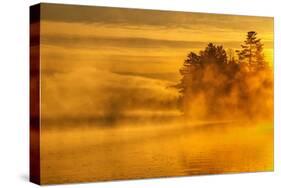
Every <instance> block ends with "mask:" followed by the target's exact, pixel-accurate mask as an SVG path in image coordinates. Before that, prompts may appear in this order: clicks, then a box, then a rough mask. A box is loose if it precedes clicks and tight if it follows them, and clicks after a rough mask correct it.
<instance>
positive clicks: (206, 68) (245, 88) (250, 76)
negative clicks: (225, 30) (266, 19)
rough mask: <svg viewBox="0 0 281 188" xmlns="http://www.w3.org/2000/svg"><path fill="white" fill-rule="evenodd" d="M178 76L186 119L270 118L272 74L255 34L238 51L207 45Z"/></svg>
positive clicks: (181, 102) (192, 55)
mask: <svg viewBox="0 0 281 188" xmlns="http://www.w3.org/2000/svg"><path fill="white" fill-rule="evenodd" d="M180 74H181V80H180V83H179V84H178V85H177V88H178V90H179V92H180V94H181V95H180V99H179V102H180V106H181V109H182V110H183V111H184V113H185V115H186V116H187V117H190V118H194V119H202V118H225V119H236V118H246V119H268V118H270V119H271V118H272V113H273V71H272V67H271V66H269V63H268V62H266V61H265V56H264V52H263V43H262V41H261V39H259V38H257V33H256V32H255V31H250V32H248V33H247V36H246V40H245V41H244V43H243V44H242V45H241V49H240V50H236V51H235V50H233V49H228V50H227V51H226V50H225V49H224V48H223V46H221V45H214V44H213V43H209V44H208V45H207V47H206V48H205V49H204V50H202V51H200V52H199V53H194V52H190V53H189V54H188V55H187V58H186V59H185V61H184V63H183V67H182V68H181V69H180Z"/></svg>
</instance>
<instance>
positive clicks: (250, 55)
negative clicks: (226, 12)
mask: <svg viewBox="0 0 281 188" xmlns="http://www.w3.org/2000/svg"><path fill="white" fill-rule="evenodd" d="M241 47H242V50H237V54H238V58H239V63H240V64H245V65H246V66H248V67H249V70H251V71H253V70H256V69H260V68H263V67H264V66H265V61H264V54H263V44H262V43H261V39H258V38H257V32H255V31H249V32H248V33H247V38H246V40H245V41H244V44H242V45H241Z"/></svg>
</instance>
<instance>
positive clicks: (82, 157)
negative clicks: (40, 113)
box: [41, 120, 273, 183]
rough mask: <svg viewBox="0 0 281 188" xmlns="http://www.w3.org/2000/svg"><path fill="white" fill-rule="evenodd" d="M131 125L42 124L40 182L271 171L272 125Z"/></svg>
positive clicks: (216, 123) (231, 123) (240, 123)
mask: <svg viewBox="0 0 281 188" xmlns="http://www.w3.org/2000/svg"><path fill="white" fill-rule="evenodd" d="M130 121H131V120H129V121H124V122H122V124H121V125H114V126H110V125H108V126H105V124H106V123H104V122H103V126H98V123H95V122H91V121H89V122H86V123H83V122H81V125H74V126H71V125H70V126H68V127H67V128H59V125H56V126H50V127H52V128H50V127H49V128H47V127H48V126H45V127H44V126H43V127H42V128H43V131H42V133H41V136H42V137H41V139H42V140H41V162H42V164H41V165H42V168H41V174H42V182H43V183H44V182H48V183H64V182H81V181H96V180H99V181H100V180H112V179H132V178H133V179H134V178H147V177H149V178H150V177H164V176H184V175H200V174H215V173H216V174H219V173H236V172H255V171H271V170H273V127H272V125H271V124H267V123H260V124H254V125H253V124H249V123H242V122H228V123H226V122H223V123H220V122H209V123H206V122H197V123H184V121H183V120H178V121H177V120H176V121H175V120H173V122H169V121H166V122H167V123H166V124H165V123H164V122H163V121H161V122H159V123H158V125H157V121H153V124H149V123H143V124H140V125H135V124H134V125H133V126H132V125H130ZM159 121H160V120H159ZM53 123H54V122H53ZM131 123H133V122H131ZM42 124H43V125H44V121H43V122H42ZM46 124H47V123H46ZM70 124H71V123H70ZM156 125H157V126H156Z"/></svg>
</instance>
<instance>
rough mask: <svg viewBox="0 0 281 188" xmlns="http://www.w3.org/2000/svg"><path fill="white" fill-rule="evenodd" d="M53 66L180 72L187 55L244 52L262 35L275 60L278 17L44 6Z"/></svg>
mask: <svg viewBox="0 0 281 188" xmlns="http://www.w3.org/2000/svg"><path fill="white" fill-rule="evenodd" d="M42 7H43V8H42V22H41V23H42V26H41V28H42V29H41V34H42V45H44V51H43V55H47V61H48V66H49V67H53V68H54V69H55V67H56V66H57V62H58V61H59V62H60V63H61V62H63V63H66V64H67V67H69V66H80V65H81V63H83V64H86V65H87V66H94V67H95V68H98V69H102V70H109V71H112V72H123V73H130V74H131V73H139V74H155V73H166V74H171V73H178V69H179V68H180V66H181V65H182V63H183V60H184V59H185V57H186V55H187V53H188V52H190V51H199V50H201V49H203V48H204V47H205V46H206V44H207V43H209V42H213V43H216V44H222V45H223V46H224V47H225V48H226V49H227V48H239V46H240V44H241V43H242V41H244V39H245V35H246V33H247V32H248V31H250V30H254V31H257V32H258V36H259V37H260V38H262V41H263V43H264V44H265V55H266V59H267V60H268V61H271V60H272V53H273V51H272V48H273V18H270V17H254V16H233V15H219V14H200V13H187V12H173V11H155V10H153V11H152V10H141V9H122V8H105V7H93V6H71V5H67V6H66V5H54V4H43V6H42Z"/></svg>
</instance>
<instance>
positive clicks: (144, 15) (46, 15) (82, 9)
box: [42, 3, 273, 30]
mask: <svg viewBox="0 0 281 188" xmlns="http://www.w3.org/2000/svg"><path fill="white" fill-rule="evenodd" d="M42 19H43V20H50V21H59V22H72V23H73V22H80V23H86V24H89V23H99V24H118V25H123V26H159V27H165V28H170V27H176V28H179V27H181V28H186V29H192V28H194V27H197V28H198V27H200V28H202V26H206V25H208V26H212V27H214V28H222V29H226V28H229V29H232V30H244V29H246V30H248V29H249V27H252V26H253V25H254V26H255V28H256V29H257V27H261V28H263V29H265V30H268V29H269V30H270V29H272V27H273V25H272V20H273V19H272V18H270V17H258V16H236V15H223V14H202V13H189V12H179V11H161V10H144V9H128V8H111V7H98V6H77V5H62V4H44V3H43V4H42ZM264 25H267V26H269V28H267V27H264Z"/></svg>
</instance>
